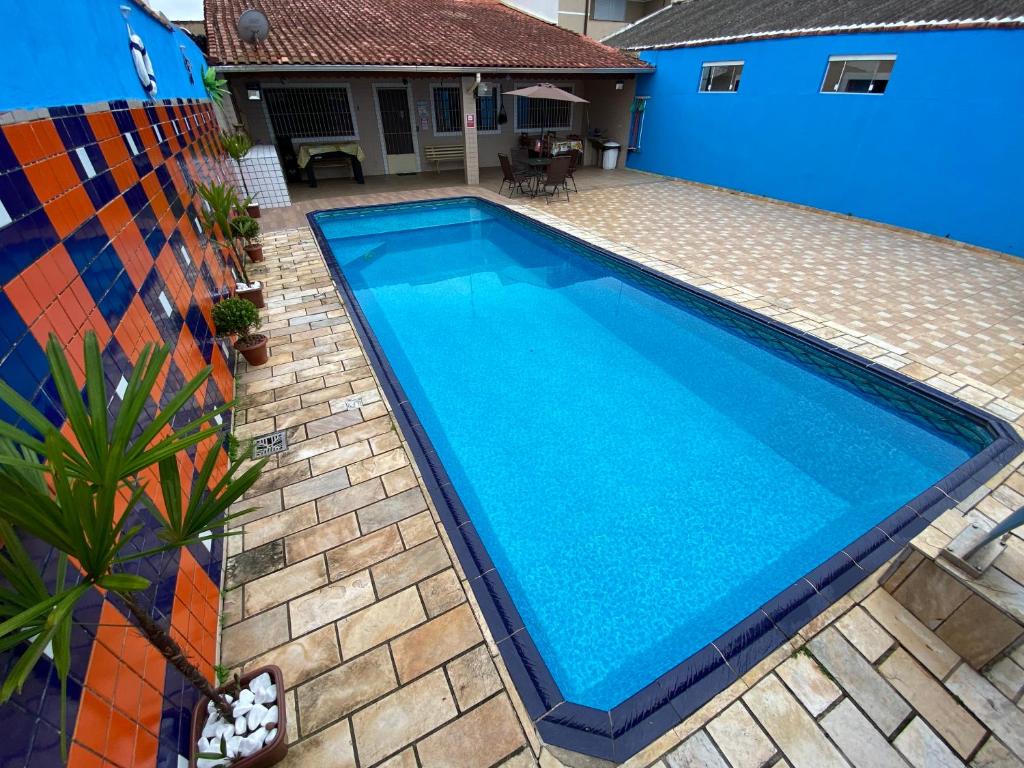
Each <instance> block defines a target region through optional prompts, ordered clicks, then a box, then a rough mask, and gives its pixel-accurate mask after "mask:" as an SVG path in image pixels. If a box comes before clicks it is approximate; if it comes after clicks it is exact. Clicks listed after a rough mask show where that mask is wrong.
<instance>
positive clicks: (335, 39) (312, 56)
mask: <svg viewBox="0 0 1024 768" xmlns="http://www.w3.org/2000/svg"><path fill="white" fill-rule="evenodd" d="M252 7H255V8H258V9H259V10H261V11H263V12H264V13H265V14H266V15H267V17H268V18H269V19H270V27H271V31H270V36H269V37H268V38H267V40H266V42H265V43H262V44H260V45H259V46H252V45H250V44H246V43H243V42H242V41H241V40H240V39H239V37H238V34H237V32H236V30H235V23H236V20H237V19H238V16H239V15H240V14H241V13H242V11H244V10H245V9H247V8H252ZM205 17H206V33H207V36H208V39H209V49H210V58H211V60H212V61H213V62H215V63H218V64H307V65H308V64H349V65H354V64H362V65H396V66H424V67H431V66H434V67H449V66H459V67H474V68H481V69H486V68H498V67H501V68H505V67H516V68H518V67H523V68H529V67H533V68H542V69H563V68H565V69H597V68H601V69H604V68H609V69H617V68H630V67H632V68H635V67H637V66H644V65H643V64H641V63H640V62H638V61H637V60H636V59H635V58H633V57H632V56H630V55H628V54H624V53H622V52H621V51H618V50H616V49H614V48H611V47H609V46H607V45H602V44H601V43H598V42H595V41H593V40H591V39H589V38H586V37H583V36H581V35H578V34H576V33H574V32H570V31H568V30H565V29H562V28H560V27H557V26H555V25H553V24H549V23H547V22H544V21H541V20H539V19H536V18H534V17H532V16H529V15H528V14H525V13H522V12H520V11H517V10H515V9H514V8H510V7H508V6H506V5H504V4H502V3H501V2H499V1H498V0H256V1H254V0H205Z"/></svg>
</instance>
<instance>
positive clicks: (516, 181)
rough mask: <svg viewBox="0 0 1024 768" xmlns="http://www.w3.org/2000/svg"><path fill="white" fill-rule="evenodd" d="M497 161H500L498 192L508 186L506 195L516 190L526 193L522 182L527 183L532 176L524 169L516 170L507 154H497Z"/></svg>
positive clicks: (510, 194) (510, 195) (522, 193)
mask: <svg viewBox="0 0 1024 768" xmlns="http://www.w3.org/2000/svg"><path fill="white" fill-rule="evenodd" d="M498 162H499V163H501V173H502V179H501V184H500V185H499V186H498V194H499V195H500V194H501V193H502V191H503V190H504V189H505V188H506V186H507V187H508V196H509V197H512V195H513V194H515V192H516V191H517V190H518V191H519V194H521V195H525V194H528V191H527V190H525V189H523V184H529V183H530V181H532V180H533V176H531V175H530V174H529V173H526V172H525V171H517V170H515V169H514V168H513V167H512V163H511V162H510V161H509V159H508V155H502V154H500V153H499V154H498Z"/></svg>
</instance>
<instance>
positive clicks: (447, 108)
mask: <svg viewBox="0 0 1024 768" xmlns="http://www.w3.org/2000/svg"><path fill="white" fill-rule="evenodd" d="M430 91H431V95H432V100H433V102H434V134H435V135H437V136H444V135H446V134H453V133H461V132H462V92H461V89H460V88H459V86H457V85H433V86H431V87H430Z"/></svg>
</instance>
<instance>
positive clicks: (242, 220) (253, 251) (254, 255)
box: [231, 216, 263, 264]
mask: <svg viewBox="0 0 1024 768" xmlns="http://www.w3.org/2000/svg"><path fill="white" fill-rule="evenodd" d="M231 226H232V229H233V232H234V234H235V237H237V238H238V239H239V240H241V241H242V242H243V243H244V245H243V246H242V250H244V251H245V255H246V256H247V257H248V258H249V261H251V262H253V263H254V264H258V263H259V262H261V261H263V245H262V244H261V243H260V223H259V222H258V221H256V219H254V218H252V217H251V216H236V217H235V218H234V219H232V220H231Z"/></svg>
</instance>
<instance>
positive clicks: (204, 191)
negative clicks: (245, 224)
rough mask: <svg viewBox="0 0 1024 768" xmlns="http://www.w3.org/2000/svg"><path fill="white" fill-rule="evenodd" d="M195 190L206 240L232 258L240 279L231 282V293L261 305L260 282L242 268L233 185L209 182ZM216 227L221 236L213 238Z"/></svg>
mask: <svg viewBox="0 0 1024 768" xmlns="http://www.w3.org/2000/svg"><path fill="white" fill-rule="evenodd" d="M196 190H197V191H198V192H199V196H200V197H201V198H202V199H203V202H204V203H205V206H204V207H203V213H202V216H203V226H204V227H205V228H206V229H207V231H208V232H209V235H210V241H211V242H213V243H215V244H216V245H218V246H219V247H220V248H221V250H222V251H224V252H226V253H227V254H228V255H229V256H230V257H231V258H232V259H233V260H234V262H235V265H236V266H237V267H238V271H239V272H240V273H241V276H242V280H241V282H239V283H238V285H236V286H235V295H236V296H239V297H241V298H243V299H247V300H249V301H251V302H252V303H253V304H255V305H256V306H257V307H261V308H262V307H263V306H264V302H263V286H262V285H261V284H260V283H259V282H258V281H257V282H253V281H252V280H250V278H249V272H248V270H247V269H246V268H245V264H246V254H245V251H244V250H243V249H241V248H239V246H238V239H237V238H236V237H235V229H234V226H233V225H232V220H233V219H234V218H235V211H236V210H237V208H238V205H239V201H238V195H237V194H236V193H235V188H234V187H232V186H231V185H230V184H224V183H221V182H211V183H210V184H197V185H196ZM217 230H219V231H220V233H221V237H222V238H224V239H222V240H218V239H216V232H217Z"/></svg>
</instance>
